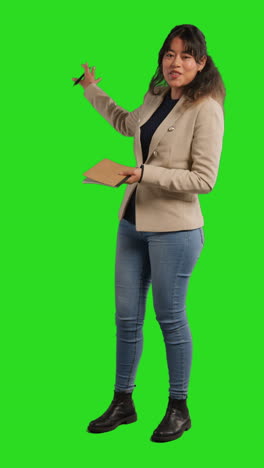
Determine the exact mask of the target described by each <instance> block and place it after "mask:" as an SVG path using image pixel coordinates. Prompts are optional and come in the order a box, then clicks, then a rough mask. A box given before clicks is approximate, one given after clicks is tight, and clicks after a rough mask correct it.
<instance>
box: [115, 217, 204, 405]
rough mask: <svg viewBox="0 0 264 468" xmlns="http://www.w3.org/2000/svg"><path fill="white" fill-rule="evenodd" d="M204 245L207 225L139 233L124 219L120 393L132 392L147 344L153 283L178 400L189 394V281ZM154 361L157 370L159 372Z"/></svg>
mask: <svg viewBox="0 0 264 468" xmlns="http://www.w3.org/2000/svg"><path fill="white" fill-rule="evenodd" d="M203 245H204V232H203V228H202V227H200V228H197V229H192V230H186V231H171V232H146V231H136V228H135V225H134V224H131V223H130V222H128V221H127V220H126V219H124V218H123V219H121V221H120V223H119V228H118V235H117V248H116V264H115V303H116V315H115V323H116V330H117V333H116V340H117V346H116V380H115V390H116V391H117V392H127V393H132V391H133V390H134V387H136V385H134V381H135V377H136V371H137V367H138V364H139V360H140V357H141V353H142V348H143V333H142V327H143V322H144V316H145V305H146V298H147V292H148V289H149V286H150V283H152V296H153V304H154V309H155V314H156V320H157V321H158V322H159V325H160V327H161V330H162V334H163V339H164V342H165V346H166V356H167V364H168V371H169V383H170V387H169V393H170V396H171V397H172V398H177V399H185V398H187V392H188V383H189V378H190V369H191V360H192V337H191V332H190V329H189V325H188V321H187V317H186V310H185V299H186V293H187V287H188V282H189V279H190V276H191V273H192V271H193V268H194V266H195V264H196V262H197V260H198V258H199V256H200V253H201V250H202V248H203ZM155 371H156V370H155V363H153V372H155Z"/></svg>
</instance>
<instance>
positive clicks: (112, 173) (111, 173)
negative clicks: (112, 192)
mask: <svg viewBox="0 0 264 468" xmlns="http://www.w3.org/2000/svg"><path fill="white" fill-rule="evenodd" d="M125 169H131V166H124V165H123V164H118V163H116V162H114V161H111V160H110V159H102V161H100V162H99V163H97V164H95V166H93V167H91V169H89V170H88V171H86V172H84V174H83V175H84V176H86V179H84V180H83V183H84V184H101V185H108V186H109V187H119V185H121V184H123V182H125V181H126V180H127V179H129V177H130V175H128V176H123V175H119V174H118V172H122V171H124V170H125Z"/></svg>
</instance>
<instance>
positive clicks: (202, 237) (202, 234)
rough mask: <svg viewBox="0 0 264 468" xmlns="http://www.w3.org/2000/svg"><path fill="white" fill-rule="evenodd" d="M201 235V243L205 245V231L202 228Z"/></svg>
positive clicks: (200, 229)
mask: <svg viewBox="0 0 264 468" xmlns="http://www.w3.org/2000/svg"><path fill="white" fill-rule="evenodd" d="M199 231H200V235H201V242H202V244H203V245H204V230H203V228H202V227H200V228H199Z"/></svg>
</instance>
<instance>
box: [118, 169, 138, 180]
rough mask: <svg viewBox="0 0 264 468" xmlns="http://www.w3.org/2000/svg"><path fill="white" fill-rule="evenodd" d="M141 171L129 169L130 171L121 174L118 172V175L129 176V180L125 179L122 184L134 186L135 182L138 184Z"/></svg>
mask: <svg viewBox="0 0 264 468" xmlns="http://www.w3.org/2000/svg"><path fill="white" fill-rule="evenodd" d="M141 173H142V169H141V168H140V167H136V168H135V167H131V169H130V168H129V169H126V170H125V171H123V172H118V174H120V175H124V176H127V175H131V177H129V179H127V180H126V181H125V182H124V183H125V184H134V183H135V182H138V181H139V179H140V177H141Z"/></svg>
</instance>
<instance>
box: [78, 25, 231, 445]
mask: <svg viewBox="0 0 264 468" xmlns="http://www.w3.org/2000/svg"><path fill="white" fill-rule="evenodd" d="M83 67H84V69H85V78H84V79H83V81H81V82H80V84H81V85H82V87H83V88H84V90H85V92H84V95H85V97H86V98H87V99H88V101H89V102H90V103H91V104H92V105H93V106H94V107H95V109H96V110H97V111H98V112H100V114H101V115H103V117H104V118H105V119H106V120H107V121H108V122H109V123H110V124H111V125H112V126H113V127H114V128H115V129H116V130H117V131H118V132H120V133H122V134H123V135H126V136H133V137H134V150H135V156H136V160H137V167H136V168H129V169H128V170H126V171H125V172H122V173H121V174H123V175H130V177H129V178H128V179H127V181H126V183H127V184H128V186H127V188H126V192H125V196H124V200H123V202H122V205H121V208H120V211H119V220H120V223H119V228H118V237H117V250H116V270H115V294H116V315H115V319H116V326H117V335H116V336H117V354H116V381H115V391H114V398H113V400H112V402H111V404H110V406H109V408H108V409H107V411H106V412H105V413H104V414H103V415H102V416H101V417H99V418H98V419H96V420H94V421H91V423H90V424H89V426H88V429H87V430H88V431H89V432H95V433H99V432H106V431H111V430H113V429H115V428H116V427H118V426H119V425H120V424H128V423H132V422H134V421H136V420H137V414H136V411H135V406H134V402H133V400H132V392H133V390H134V387H135V386H136V385H134V381H135V377H136V370H137V367H138V364H139V360H140V357H141V353H142V345H143V336H142V326H143V321H144V314H145V304H146V297H147V292H148V288H149V285H150V283H152V293H153V302H154V308H155V313H156V319H157V321H158V323H159V325H160V327H161V330H162V333H163V338H164V343H165V346H166V356H167V364H168V370H169V382H170V387H169V401H168V406H167V409H166V413H165V416H164V418H163V419H162V421H161V423H160V424H159V425H158V427H157V428H156V429H155V431H154V433H153V434H152V437H151V440H152V441H155V442H166V441H171V440H175V439H177V438H178V437H180V436H181V435H182V434H183V432H184V431H185V430H188V429H189V428H190V427H191V420H190V414H189V410H188V408H187V404H186V400H187V393H188V383H189V377H190V368H191V359H192V338H191V332H190V329H189V325H188V321H187V317H186V310H185V299H186V294H187V287H188V282H189V279H190V275H191V273H192V271H193V269H194V266H195V264H196V262H197V260H198V258H199V256H200V253H201V250H202V248H203V245H204V232H203V225H204V220H203V216H202V213H201V209H200V204H199V199H198V194H199V193H209V192H210V191H211V190H212V189H213V187H214V185H215V181H216V178H217V173H218V167H219V161H220V155H221V151H222V139H223V133H224V115H223V102H224V98H225V88H224V84H223V82H222V79H221V76H220V74H219V72H218V70H217V68H216V67H215V65H214V63H213V60H212V58H211V57H210V56H208V55H207V49H206V41H205V37H204V35H203V33H202V32H201V31H200V30H199V29H198V28H197V27H195V26H193V25H189V24H184V25H180V26H176V27H175V28H173V29H172V31H171V32H170V33H169V35H168V36H167V38H166V39H165V41H164V44H163V46H162V48H161V50H160V52H159V59H158V68H157V71H156V73H155V75H154V76H153V78H152V80H151V82H150V85H149V89H148V92H147V93H146V95H145V96H144V102H143V104H142V106H140V107H139V108H138V109H136V110H135V111H133V112H127V111H125V110H124V109H122V108H121V107H120V106H118V105H117V104H116V103H115V102H114V101H113V100H112V99H111V98H110V97H109V96H108V95H107V94H106V93H104V92H103V91H102V90H101V89H100V88H99V87H98V86H97V84H98V82H99V81H100V80H101V79H100V78H99V79H95V74H94V73H95V69H94V68H93V70H92V72H90V71H89V68H88V64H85V65H83ZM76 79H77V78H73V80H74V81H75V80H76ZM139 166H140V167H139Z"/></svg>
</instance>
